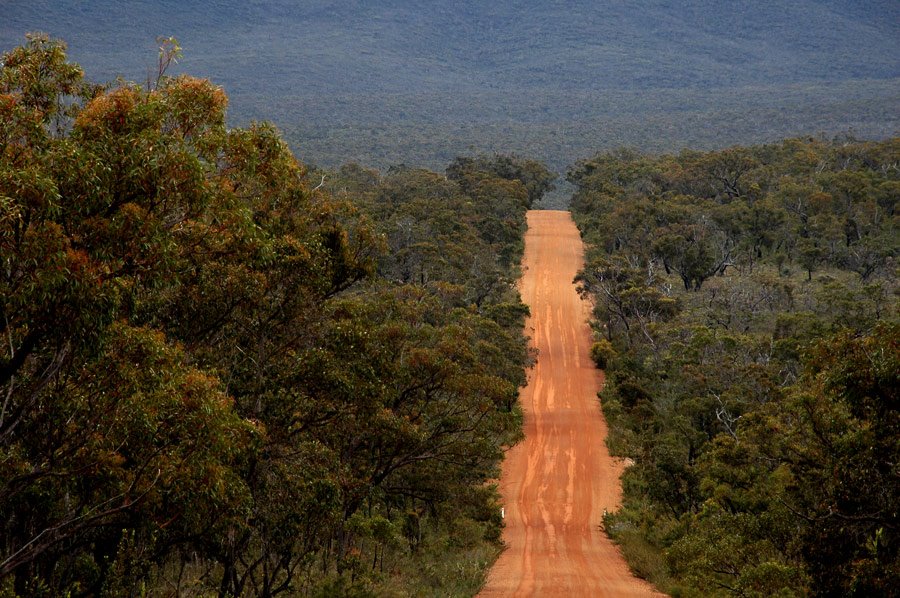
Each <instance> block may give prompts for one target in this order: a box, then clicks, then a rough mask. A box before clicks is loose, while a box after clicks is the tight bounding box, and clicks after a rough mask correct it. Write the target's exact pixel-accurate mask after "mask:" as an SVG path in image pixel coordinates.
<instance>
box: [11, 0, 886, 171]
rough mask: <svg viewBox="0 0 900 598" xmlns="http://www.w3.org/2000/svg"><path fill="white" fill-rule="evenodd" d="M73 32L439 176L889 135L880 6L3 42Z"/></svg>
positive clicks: (347, 146)
mask: <svg viewBox="0 0 900 598" xmlns="http://www.w3.org/2000/svg"><path fill="white" fill-rule="evenodd" d="M26 31H46V32H48V33H50V34H51V35H53V36H56V37H61V38H63V39H66V40H67V41H68V42H69V43H70V46H71V52H72V55H73V56H74V58H75V59H76V60H77V61H78V62H79V63H81V64H82V65H83V66H84V67H85V68H86V69H87V72H88V75H89V77H90V78H91V79H92V80H95V81H108V80H113V79H114V78H115V77H116V76H118V75H123V76H124V77H125V78H126V79H128V80H134V81H138V82H142V81H144V79H145V78H146V74H147V69H148V67H149V68H150V69H151V70H153V68H154V65H153V63H154V60H155V53H156V44H155V38H156V36H160V35H161V36H175V37H176V38H178V39H179V40H180V41H181V43H182V45H183V46H184V50H185V53H184V58H183V60H182V61H181V65H180V67H183V68H184V69H185V72H190V73H194V74H197V75H200V76H204V77H210V78H211V79H212V80H213V81H214V82H215V83H217V84H220V85H224V86H225V88H226V89H228V90H229V93H230V96H231V98H232V103H231V107H230V112H229V118H230V120H231V123H232V124H235V125H242V126H243V125H246V124H247V123H248V122H249V121H250V120H251V119H265V120H271V121H273V122H274V123H275V124H276V125H277V126H278V127H279V128H280V129H281V130H283V131H285V134H286V137H287V139H288V141H289V142H290V143H291V145H292V147H293V148H294V150H295V151H296V152H297V155H298V156H299V157H300V158H301V159H302V160H304V161H305V162H307V163H313V164H319V165H322V166H325V167H337V166H339V165H340V164H342V163H344V162H346V161H356V162H359V163H363V164H368V165H370V166H373V167H378V168H382V169H385V168H387V167H389V166H391V165H393V164H399V163H405V164H409V165H414V166H426V167H430V168H443V167H444V166H445V165H446V164H447V163H448V162H449V161H450V160H452V159H453V158H454V157H455V156H457V155H460V154H462V153H470V152H471V151H472V150H473V149H474V150H475V151H487V152H492V151H502V152H518V153H520V154H525V155H532V156H536V157H539V158H540V159H542V160H544V161H546V162H547V163H548V164H550V165H551V166H552V167H553V168H554V169H556V170H558V171H563V170H564V169H565V167H566V166H567V165H568V164H571V163H572V162H574V161H575V160H577V159H580V158H583V157H585V156H587V155H589V154H590V153H591V152H594V151H597V150H598V147H599V148H613V147H619V146H623V145H630V146H636V147H639V148H642V149H644V150H650V151H676V150H679V149H681V148H683V147H692V148H697V149H713V148H719V147H722V146H723V145H728V144H734V143H739V142H740V143H761V142H765V141H771V140H774V139H779V138H783V137H785V136H791V135H799V134H817V133H819V132H824V133H826V134H827V135H829V136H830V135H833V134H835V133H844V132H847V131H848V130H850V129H853V130H854V131H855V132H856V134H858V135H861V136H865V137H876V136H880V137H886V136H889V135H893V134H895V133H896V132H897V130H898V117H897V115H898V108H900V95H898V78H900V65H898V60H897V56H900V9H898V5H897V3H896V2H891V1H889V0H887V1H886V0H866V1H857V2H849V3H848V2H842V1H837V0H834V1H832V0H829V1H826V2H823V1H820V0H802V1H795V2H790V3H785V2H754V3H742V4H740V5H736V4H734V3H732V2H723V1H721V0H691V1H689V2H674V1H671V0H652V1H636V0H628V1H625V2H596V1H588V0H577V1H573V2H565V3H560V2H546V1H538V0H529V1H528V2H521V1H519V2H512V1H510V0H500V1H495V2H489V3H485V2H478V1H474V0H465V1H460V2H452V3H447V2H441V1H437V0H427V1H425V2H421V1H420V2H412V1H411V0H391V1H389V2H360V1H353V2H334V1H331V0H304V1H303V2H295V1H291V0H262V1H258V2H246V1H238V0H216V1H214V2H204V3H202V4H201V3H192V2H180V1H176V0H157V1H155V2H145V1H140V0H124V1H113V0H94V1H92V2H78V1H76V0H52V1H51V0H6V1H5V2H4V3H3V6H2V18H0V50H8V49H10V48H12V47H14V46H17V45H19V44H20V43H22V35H23V34H24V33H25V32H26Z"/></svg>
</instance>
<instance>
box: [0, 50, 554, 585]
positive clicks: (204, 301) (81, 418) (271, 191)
mask: <svg viewBox="0 0 900 598" xmlns="http://www.w3.org/2000/svg"><path fill="white" fill-rule="evenodd" d="M161 43H162V44H163V45H162V48H161V57H160V60H161V62H160V72H159V76H158V79H157V81H156V82H155V83H154V82H150V83H151V84H148V86H147V87H146V88H142V87H139V86H136V85H132V84H127V83H120V84H117V85H116V86H114V87H110V88H97V87H92V86H90V85H87V84H85V83H84V82H83V80H82V79H81V71H80V70H79V69H78V68H77V67H75V66H74V65H70V64H69V63H68V62H66V58H65V52H64V48H63V46H62V45H61V44H60V43H58V42H54V41H50V40H48V39H47V38H45V37H35V38H33V39H31V40H30V41H29V43H28V44H27V45H26V46H25V47H23V48H18V49H16V50H14V51H12V52H11V53H9V54H6V55H4V59H3V69H2V75H0V111H2V116H3V119H2V121H0V122H2V123H3V124H2V129H0V135H2V138H0V200H2V202H0V209H2V212H0V257H2V261H3V263H4V268H3V273H2V276H0V297H2V300H0V316H2V317H0V333H2V335H3V338H4V342H3V344H2V346H3V349H0V397H2V409H0V520H2V521H3V522H4V523H3V524H2V534H0V536H2V538H3V540H2V544H0V578H2V579H3V582H2V583H3V584H4V585H3V586H2V587H3V591H4V592H5V593H6V594H11V595H16V594H17V595H23V596H24V595H29V596H32V595H34V596H41V595H46V596H55V595H65V594H67V593H70V594H87V595H109V596H119V595H142V594H145V593H153V592H155V591H157V590H158V589H159V588H162V587H166V588H167V589H166V591H170V590H171V588H176V590H175V591H176V592H177V593H180V592H192V593H194V594H201V595H208V594H212V593H216V592H218V593H219V594H220V595H230V596H242V595H262V596H272V595H277V594H284V593H290V594H298V593H300V594H304V593H305V594H315V593H316V592H326V593H327V592H330V591H346V592H347V593H350V592H351V591H353V592H356V591H357V590H358V593H359V594H360V595H384V593H385V592H393V593H395V594H396V595H412V594H418V593H419V592H418V589H417V584H419V583H421V579H423V578H422V577H419V576H418V574H417V573H415V570H416V567H415V563H417V562H418V557H417V555H418V554H419V553H420V552H421V553H427V554H428V555H429V556H428V557H427V558H426V559H424V560H423V561H422V562H430V563H439V562H440V561H441V558H444V559H445V560H446V555H447V554H452V555H456V556H455V557H454V559H450V560H449V561H448V562H447V563H445V564H443V565H442V566H445V567H464V565H463V564H462V562H463V561H464V560H465V559H467V558H470V557H471V556H472V555H477V559H475V560H474V561H473V562H472V563H474V564H470V565H466V567H469V568H468V569H467V572H466V576H465V581H464V582H461V581H460V580H456V579H453V578H452V576H450V575H448V574H446V573H441V574H439V575H436V576H435V577H434V579H431V580H430V581H429V583H430V584H431V585H432V586H433V588H434V592H435V593H436V594H440V593H441V592H443V588H451V587H460V588H465V590H458V591H471V590H473V589H474V588H476V587H477V586H478V584H479V583H480V579H481V574H482V572H483V570H484V568H485V567H486V565H487V563H488V562H489V561H490V560H491V558H493V555H494V554H495V553H496V550H497V544H496V543H497V541H498V539H499V526H500V522H499V520H498V517H497V514H496V512H497V508H496V490H495V489H494V488H493V487H491V486H487V485H486V484H487V481H488V480H490V479H492V478H494V477H495V476H496V474H497V465H498V463H499V460H500V458H501V457H502V447H503V446H504V445H506V444H509V443H512V442H514V441H515V440H516V439H517V438H518V435H519V433H520V432H519V428H520V423H521V422H520V417H519V414H518V412H517V410H516V409H514V408H513V405H514V402H515V398H516V395H517V389H518V386H519V385H520V384H522V383H523V382H524V367H525V365H526V363H527V361H528V357H529V356H528V353H527V351H526V345H525V340H524V338H523V336H522V323H523V318H524V316H525V315H526V313H527V308H525V307H524V306H523V305H522V304H521V302H520V301H519V298H518V294H517V292H516V291H515V288H514V286H513V285H512V283H511V281H512V280H513V277H514V276H515V270H514V264H515V263H517V261H518V257H519V251H520V248H521V241H520V237H521V232H522V230H523V227H524V211H525V208H526V206H527V204H528V201H529V199H528V193H529V189H528V188H527V187H526V183H528V182H533V180H542V181H544V182H543V183H536V184H537V185H538V187H534V185H532V187H533V189H532V190H533V191H534V192H535V193H537V192H538V191H536V189H538V188H540V185H546V184H547V182H548V180H546V176H547V171H546V169H542V167H540V166H539V165H537V164H536V163H531V162H529V161H523V160H519V159H507V158H502V157H498V158H496V160H497V164H503V165H506V166H510V165H519V166H521V168H522V169H523V172H525V171H527V172H528V173H531V174H528V175H527V176H526V174H521V173H519V171H516V173H518V174H515V176H513V175H509V173H508V172H506V171H504V172H503V175H509V176H511V177H512V178H504V176H502V175H501V174H498V173H495V172H494V171H493V170H480V168H481V167H477V168H473V169H471V170H470V171H468V172H467V173H466V181H467V182H466V183H465V184H464V183H463V182H462V181H455V180H454V181H449V180H447V179H446V178H444V177H442V176H440V175H437V174H434V173H429V172H427V171H418V170H398V171H396V172H395V173H392V174H391V175H389V176H387V177H385V178H384V179H381V178H380V177H378V176H377V175H374V176H373V175H371V174H370V173H367V172H366V171H363V170H362V169H358V168H357V169H354V168H352V167H348V168H347V169H344V170H343V171H342V172H341V173H339V174H337V175H333V174H331V173H329V174H328V175H327V176H326V178H329V177H330V178H333V179H335V182H332V181H329V185H330V186H329V187H326V188H323V187H322V185H319V186H318V187H316V188H312V187H311V185H309V184H308V183H307V172H306V169H305V168H304V167H303V166H302V165H300V164H299V163H298V162H297V161H296V160H295V159H294V157H293V156H292V155H291V153H290V151H289V150H288V149H287V146H286V144H285V143H284V141H283V140H282V139H281V137H280V136H279V134H278V132H277V131H276V130H275V129H274V128H273V127H272V126H271V125H268V124H253V125H251V126H250V127H248V128H246V129H226V127H225V108H226V104H227V98H226V97H225V94H224V93H223V91H222V90H221V89H220V88H218V87H216V86H214V85H213V84H211V83H210V82H209V81H206V80H200V79H194V78H191V77H187V76H185V75H179V76H174V77H173V76H168V75H167V73H166V69H167V68H168V64H164V63H166V61H167V60H169V59H172V60H174V59H175V58H177V54H178V47H177V44H175V42H174V41H173V40H171V39H169V40H162V41H161ZM517 167H518V166H517ZM532 175H533V176H534V177H536V178H535V179H533V180H532V179H531V178H528V177H529V176H532ZM517 177H522V178H525V179H526V180H525V181H522V180H520V178H517ZM541 177H545V178H544V179H542V178H541ZM339 181H343V182H342V183H341V184H343V183H344V182H345V183H346V185H347V189H346V190H344V189H338V188H336V187H334V185H335V183H336V182H339ZM388 250H392V251H388ZM397 568H403V570H404V573H403V575H402V576H401V578H400V581H397V580H395V579H394V578H393V572H394V571H395V569H397ZM454 591H457V590H454Z"/></svg>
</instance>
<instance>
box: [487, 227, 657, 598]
mask: <svg viewBox="0 0 900 598" xmlns="http://www.w3.org/2000/svg"><path fill="white" fill-rule="evenodd" d="M583 263H584V249H583V246H582V243H581V238H580V236H579V234H578V230H577V228H576V227H575V223H574V222H573V221H572V218H571V216H570V214H569V213H568V212H560V211H530V212H528V232H527V233H526V235H525V256H524V258H523V260H522V266H523V272H524V274H523V277H522V280H521V281H520V284H519V288H520V290H521V293H522V299H523V300H524V301H525V303H527V304H528V305H529V306H530V307H531V318H530V319H529V321H528V322H527V324H526V332H527V333H528V334H529V335H530V336H531V337H532V342H533V344H534V346H536V347H537V349H538V351H539V354H538V361H537V365H536V366H535V368H534V370H533V372H532V373H531V375H530V377H529V382H528V386H526V387H525V388H524V389H523V390H522V392H521V395H520V399H521V402H522V408H523V410H524V412H525V440H524V441H523V442H521V443H519V444H518V445H516V446H515V447H513V448H512V449H510V450H509V452H508V453H507V455H506V460H505V462H504V464H503V474H502V476H501V478H500V490H501V493H502V494H503V500H504V503H505V511H506V519H505V523H506V528H505V529H504V532H503V540H504V542H505V543H506V550H505V551H504V552H503V554H502V555H501V556H500V558H499V559H498V560H497V563H496V564H495V565H494V567H493V569H492V570H491V572H490V574H489V575H488V579H487V583H486V584H485V587H484V589H483V590H482V592H481V594H479V595H480V596H484V597H488V596H652V595H659V594H656V593H655V592H654V590H653V588H652V587H651V586H650V585H649V584H648V583H647V582H645V581H643V580H640V579H638V578H636V577H634V576H633V575H632V574H631V572H630V571H629V569H628V566H627V565H626V564H625V560H624V559H623V558H622V555H621V554H620V553H619V550H618V549H617V548H616V546H615V545H614V544H613V543H612V542H611V541H610V540H609V538H607V537H606V535H605V534H604V533H603V532H602V531H601V529H600V524H601V522H602V515H603V511H604V510H606V509H608V510H610V511H612V510H615V509H616V508H617V507H618V506H619V504H620V501H621V496H622V491H621V486H620V483H619V476H620V475H621V473H622V470H623V465H622V463H621V461H619V460H615V459H613V458H612V457H610V456H609V451H608V450H607V448H606V443H605V440H606V434H607V427H606V422H605V421H604V419H603V416H602V414H601V412H600V405H599V403H598V400H597V391H598V390H599V389H600V387H601V385H602V383H603V374H602V372H600V371H599V370H597V369H595V368H594V364H593V362H592V361H591V358H590V345H591V334H590V328H589V327H588V324H587V319H588V317H589V315H590V306H589V305H588V303H587V302H584V301H582V300H581V299H580V298H579V297H578V294H577V293H576V291H575V285H574V283H573V278H574V277H575V274H576V272H577V271H578V270H579V269H580V268H581V267H582V265H583Z"/></svg>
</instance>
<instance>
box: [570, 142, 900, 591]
mask: <svg viewBox="0 0 900 598" xmlns="http://www.w3.org/2000/svg"><path fill="white" fill-rule="evenodd" d="M568 176H569V179H570V180H571V181H572V182H573V183H574V184H575V185H577V192H576V194H575V196H574V198H573V202H572V210H573V212H574V214H575V216H576V220H577V221H578V223H579V225H580V227H581V230H582V231H583V235H584V238H585V241H586V242H587V243H588V244H589V247H590V249H589V257H588V260H587V265H586V266H585V268H584V270H583V271H582V273H581V274H580V275H579V283H580V285H581V289H582V291H583V292H584V293H585V294H586V295H588V296H589V297H590V298H591V299H592V300H593V301H594V302H595V306H594V317H595V320H594V330H595V334H596V343H595V344H594V347H593V349H592V354H593V356H594V358H595V360H596V361H597V363H598V364H599V365H600V366H601V367H603V368H605V370H606V376H607V384H606V386H605V388H604V390H603V391H602V393H601V402H602V408H603V411H604V413H605V415H606V417H607V419H608V421H609V424H610V429H611V435H610V440H609V444H610V447H611V449H612V450H613V451H614V452H616V453H618V454H619V455H621V456H623V457H627V458H629V459H631V461H632V462H633V464H632V465H631V466H630V467H629V468H628V469H627V471H626V473H625V476H624V478H623V484H624V492H625V503H624V508H623V509H622V510H621V511H620V512H618V513H614V514H610V515H608V516H606V517H605V518H604V524H605V528H606V530H607V532H608V533H609V534H610V535H611V536H612V537H613V538H614V539H615V540H616V541H617V542H619V543H620V545H621V547H622V549H623V551H624V553H625V555H626V557H627V558H628V560H629V561H630V563H631V565H632V567H634V568H635V570H636V571H637V572H638V573H639V574H640V575H642V576H645V577H647V578H648V579H651V580H652V581H653V582H654V583H655V584H656V585H657V587H659V588H660V589H663V590H664V591H667V592H669V593H671V594H672V595H673V596H711V595H738V596H775V595H777V596H803V595H820V596H888V595H892V594H893V595H896V592H897V588H900V467H898V461H900V411H898V400H900V395H898V389H900V380H898V376H900V322H898V290H900V289H898V285H897V262H896V259H897V255H898V250H900V229H898V214H897V211H896V209H897V201H898V199H900V139H897V138H894V139H891V140H888V141H884V142H862V141H852V140H842V141H835V142H823V141H820V140H815V139H792V140H787V141H783V142H781V143H776V144H770V145H762V146H756V147H733V148H730V149H726V150H722V151H716V152H708V153H701V152H687V151H686V152H682V153H680V154H677V155H663V156H648V155H642V154H639V153H636V152H630V151H618V152H611V153H604V154H599V155H597V156H595V157H594V158H592V159H590V160H585V161H583V162H581V163H579V164H578V165H576V166H575V167H573V168H572V169H571V170H570V172H569V175H568Z"/></svg>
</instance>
